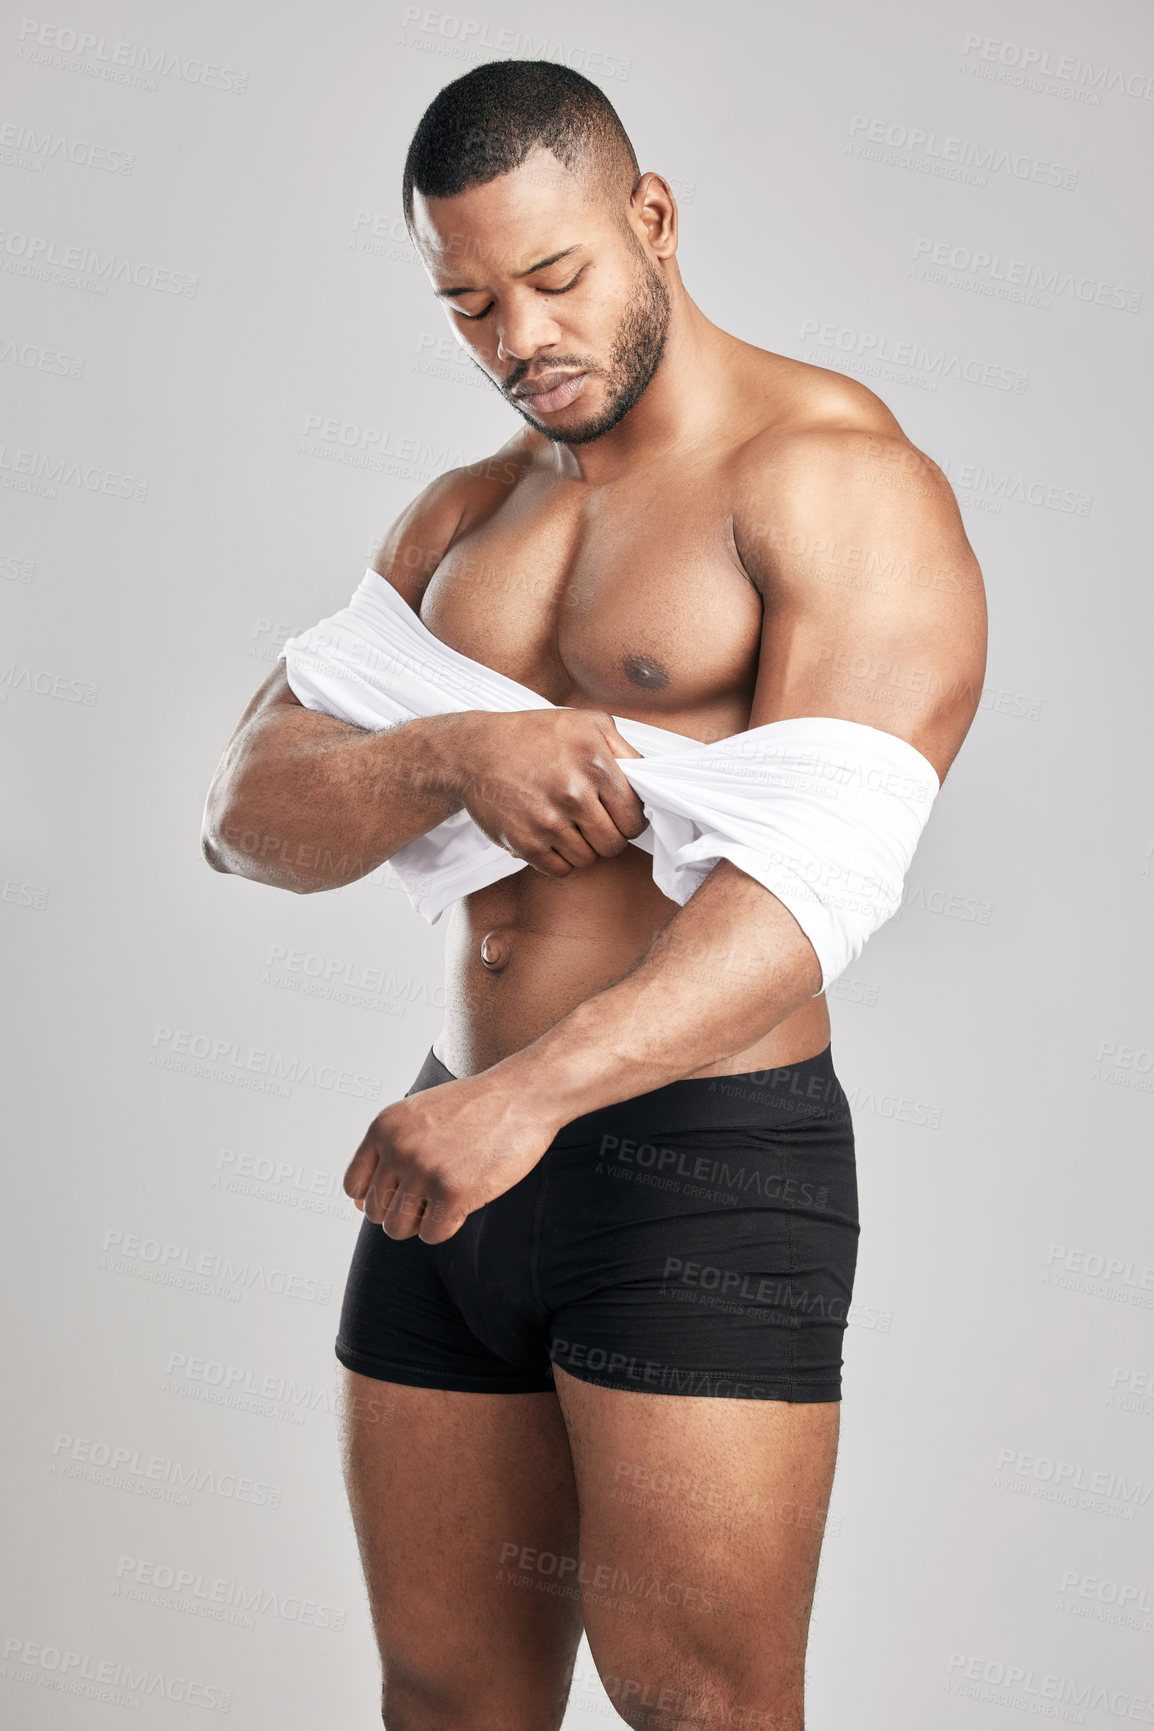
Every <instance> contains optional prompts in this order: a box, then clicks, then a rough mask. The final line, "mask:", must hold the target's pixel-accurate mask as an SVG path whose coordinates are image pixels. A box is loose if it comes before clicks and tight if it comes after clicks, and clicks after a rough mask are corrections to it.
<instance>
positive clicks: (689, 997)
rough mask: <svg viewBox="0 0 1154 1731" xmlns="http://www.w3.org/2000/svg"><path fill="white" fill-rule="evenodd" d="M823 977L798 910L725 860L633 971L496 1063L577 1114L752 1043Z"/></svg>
mask: <svg viewBox="0 0 1154 1731" xmlns="http://www.w3.org/2000/svg"><path fill="white" fill-rule="evenodd" d="M820 986H821V969H820V965H819V963H818V960H817V957H816V955H815V954H814V951H813V947H812V945H811V944H810V941H809V939H808V938H807V937H806V936H805V933H804V932H803V931H802V930H801V927H800V926H799V925H798V923H797V921H796V920H795V919H794V917H793V915H792V914H791V913H790V912H789V910H788V909H787V908H786V907H784V906H783V905H782V903H781V902H780V901H778V899H777V897H776V896H774V895H773V894H772V893H771V892H770V891H769V890H767V889H764V888H763V887H762V885H761V884H759V883H756V882H755V881H754V879H753V878H751V877H749V876H747V875H746V873H745V872H743V871H741V870H740V869H739V868H738V867H737V866H735V865H733V864H732V863H731V862H730V861H729V860H721V861H719V862H718V864H717V865H716V866H715V867H714V868H713V870H712V871H711V872H710V874H709V876H708V877H707V878H706V879H705V881H704V883H703V884H702V885H701V887H700V888H699V889H698V890H697V891H696V892H695V893H694V895H693V896H691V897H690V899H689V901H688V902H686V904H685V906H684V907H683V908H681V909H679V911H678V912H677V913H676V914H675V915H674V916H673V918H672V919H671V920H670V921H669V923H668V925H666V926H664V927H663V928H662V930H661V931H660V932H659V933H658V934H657V936H656V937H655V938H654V940H653V942H652V943H651V944H650V946H649V948H648V949H647V950H646V952H645V953H644V954H643V955H642V956H641V957H640V959H639V960H638V961H637V962H636V963H635V964H634V965H633V966H632V967H631V968H630V970H629V972H628V973H627V974H625V975H624V976H623V977H622V978H621V979H620V980H617V981H615V982H614V984H612V985H610V986H607V987H605V988H604V990H602V991H600V992H597V993H595V994H594V996H593V997H591V998H587V999H586V1000H585V1002H584V1003H582V1004H579V1005H578V1006H577V1008H576V1009H575V1010H572V1011H571V1012H570V1013H569V1015H567V1016H565V1017H563V1018H562V1019H561V1021H559V1022H556V1023H554V1025H553V1027H551V1028H550V1029H548V1030H547V1032H546V1033H544V1034H542V1035H541V1036H540V1038H539V1039H537V1040H534V1041H533V1042H532V1044H531V1045H529V1046H526V1047H524V1048H523V1049H522V1050H521V1051H520V1052H517V1053H514V1054H513V1055H512V1056H511V1057H509V1058H505V1059H503V1060H502V1061H501V1063H500V1064H497V1065H494V1066H493V1072H494V1074H495V1073H496V1072H497V1071H501V1072H503V1073H504V1074H505V1075H506V1077H507V1079H509V1080H512V1081H515V1083H516V1084H517V1086H518V1087H523V1088H524V1089H525V1090H526V1092H527V1095H528V1097H529V1098H531V1099H532V1100H533V1101H535V1102H537V1103H539V1105H540V1106H541V1108H542V1110H543V1111H545V1112H546V1113H552V1115H553V1116H554V1117H556V1116H557V1115H558V1114H559V1113H563V1114H564V1116H563V1117H560V1118H559V1120H558V1121H559V1122H560V1123H568V1122H569V1120H570V1119H571V1118H575V1117H578V1116H579V1115H580V1114H581V1113H583V1112H591V1111H594V1110H596V1108H597V1107H599V1106H606V1105H610V1104H612V1103H613V1102H614V1101H616V1100H625V1099H629V1098H631V1097H632V1096H633V1095H635V1094H641V1093H645V1092H647V1091H648V1090H649V1089H651V1088H659V1087H662V1086H663V1085H664V1084H665V1083H666V1082H673V1081H677V1080H678V1079H679V1078H681V1077H682V1076H686V1075H689V1074H691V1073H692V1072H693V1071H695V1070H699V1069H701V1068H703V1067H704V1066H705V1065H707V1064H711V1063H715V1062H716V1061H717V1060H718V1059H721V1058H726V1057H729V1056H730V1055H731V1054H732V1053H734V1052H740V1051H742V1050H743V1049H744V1048H745V1047H746V1046H749V1045H752V1044H753V1043H754V1041H756V1040H758V1039H760V1038H761V1037H762V1036H763V1035H764V1034H767V1033H768V1032H769V1031H770V1029H771V1028H774V1027H776V1026H777V1024H778V1023H779V1022H780V1021H783V1020H784V1018H785V1017H786V1016H788V1015H790V1014H791V1013H792V1012H793V1011H794V1010H796V1009H798V1008H799V1007H800V1006H801V1005H802V1004H804V1003H807V1002H808V1001H809V999H810V998H812V997H813V996H814V994H815V993H816V992H817V991H818V990H819V988H820Z"/></svg>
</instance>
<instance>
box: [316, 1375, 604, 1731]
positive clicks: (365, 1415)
mask: <svg viewBox="0 0 1154 1731" xmlns="http://www.w3.org/2000/svg"><path fill="white" fill-rule="evenodd" d="M338 1376H339V1377H340V1379H341V1382H340V1384H339V1387H340V1414H341V1424H340V1435H341V1451H342V1465H343V1469H344V1474H345V1482H346V1485H347V1488H348V1495H349V1506H350V1509H351V1511H352V1516H353V1524H354V1527H355V1530H356V1535H357V1542H358V1545H359V1547H360V1553H361V1561H362V1565H363V1568H364V1574H365V1582H366V1585H367V1588H368V1593H369V1602H370V1608H371V1611H372V1617H373V1625H374V1628H375V1630H376V1635H377V1641H378V1645H379V1648H380V1654H381V1665H382V1671H383V1677H384V1706H385V1723H386V1724H387V1725H389V1726H390V1727H392V1726H393V1725H394V1724H395V1725H396V1726H398V1727H404V1728H406V1731H407V1728H408V1727H409V1726H413V1727H416V1728H420V1731H424V1727H426V1726H428V1727H433V1726H435V1727H437V1731H441V1728H442V1727H445V1728H447V1731H455V1728H457V1727H462V1728H466V1727H468V1728H471V1727H474V1726H476V1727H485V1728H488V1727H492V1726H495V1725H500V1726H502V1727H504V1728H506V1731H551V1728H552V1727H554V1726H559V1725H560V1723H561V1719H562V1716H563V1713H564V1705H565V1699H566V1696H567V1694H568V1688H569V1680H570V1678H571V1676H572V1671H573V1663H574V1659H575V1657H576V1653H577V1646H578V1643H579V1641H580V1637H581V1608H580V1602H579V1593H578V1589H577V1587H576V1584H575V1577H576V1564H575V1561H574V1562H573V1563H572V1564H571V1566H567V1565H566V1564H565V1562H564V1559H575V1558H576V1554H577V1499H576V1491H575V1486H574V1482H573V1466H572V1460H571V1457H570V1454H569V1444H568V1439H567V1437H566V1434H565V1426H564V1423H563V1421H562V1418H561V1412H560V1407H559V1405H558V1401H557V1396H556V1395H555V1394H553V1393H550V1392H545V1393H534V1394H479V1393H461V1392H458V1391H457V1390H450V1389H425V1388H410V1387H408V1386H407V1385H404V1384H400V1383H392V1382H385V1381H381V1380H379V1379H377V1378H375V1377H365V1376H361V1375H359V1374H358V1373H357V1372H356V1371H352V1370H348V1369H346V1368H345V1367H344V1366H338ZM549 1559H552V1561H549ZM526 1564H528V1565H529V1566H528V1567H526V1566H525V1565H526ZM559 1576H561V1577H564V1582H563V1584H562V1583H559V1579H558V1577H559ZM559 1585H561V1589H562V1590H558V1587H559Z"/></svg>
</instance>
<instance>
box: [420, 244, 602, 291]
mask: <svg viewBox="0 0 1154 1731" xmlns="http://www.w3.org/2000/svg"><path fill="white" fill-rule="evenodd" d="M577 250H578V248H577V246H576V245H574V246H567V247H563V248H562V250H561V251H560V252H555V253H553V254H551V256H550V257H549V258H542V259H538V260H537V263H536V264H531V265H530V266H529V268H528V270H519V271H517V272H516V273H515V274H516V276H517V277H518V278H520V277H523V276H533V275H534V273H535V272H537V271H539V270H547V269H548V267H549V266H550V265H551V264H558V263H560V261H561V260H562V259H563V258H568V257H569V254H570V253H572V252H576V251H577ZM433 293H434V294H435V295H436V297H437V299H438V300H442V301H443V300H450V299H451V298H452V297H453V296H454V295H475V294H479V293H480V290H479V289H475V288H445V289H434V290H433Z"/></svg>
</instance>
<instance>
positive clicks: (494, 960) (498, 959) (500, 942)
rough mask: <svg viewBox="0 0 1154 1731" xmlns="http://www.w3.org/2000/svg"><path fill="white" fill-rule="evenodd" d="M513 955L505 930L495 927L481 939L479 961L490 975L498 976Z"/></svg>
mask: <svg viewBox="0 0 1154 1731" xmlns="http://www.w3.org/2000/svg"><path fill="white" fill-rule="evenodd" d="M512 953H513V946H512V943H511V941H510V938H509V933H508V931H507V929H506V928H505V927H503V926H496V927H494V929H493V930H492V931H491V932H486V933H485V936H484V937H483V938H482V939H481V960H482V962H483V963H484V965H485V967H487V968H488V970H489V972H490V973H491V974H499V973H500V972H501V969H502V968H503V967H505V965H506V963H507V962H508V960H509V957H510V956H511V954H512Z"/></svg>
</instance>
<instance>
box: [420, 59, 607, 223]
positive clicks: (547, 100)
mask: <svg viewBox="0 0 1154 1731" xmlns="http://www.w3.org/2000/svg"><path fill="white" fill-rule="evenodd" d="M538 147H541V148H543V149H545V150H551V151H552V152H553V155H554V156H556V157H557V158H558V160H559V161H560V162H563V163H564V164H565V166H566V168H571V169H580V168H582V167H584V166H586V165H587V164H589V163H592V164H593V166H594V168H595V170H596V172H597V174H598V178H599V179H600V181H601V183H602V184H603V185H604V186H605V187H606V189H608V187H609V186H610V185H611V184H612V183H613V181H614V180H617V179H621V180H623V179H624V175H625V173H626V172H627V171H631V173H632V179H631V182H630V186H631V187H632V186H633V185H635V184H636V182H637V178H638V176H639V174H640V172H641V170H640V169H639V167H638V164H637V156H636V153H635V151H634V149H633V146H632V144H631V143H630V142H629V135H628V133H627V132H626V131H625V128H624V127H623V126H622V124H621V121H620V119H619V118H618V115H617V110H616V109H615V108H614V106H613V104H612V103H611V102H610V100H609V98H608V97H607V96H606V95H605V92H604V91H603V90H599V89H598V87H597V85H596V84H594V83H592V82H591V80H590V79H588V78H585V77H584V76H583V75H582V74H581V73H580V72H574V71H573V68H572V67H571V66H562V65H559V64H558V63H557V62H556V61H553V60H489V61H486V62H485V63H484V64H483V65H481V66H475V67H474V68H473V70H472V71H471V72H466V73H465V74H464V76H463V77H461V78H455V79H454V80H453V82H452V83H451V84H446V86H445V88H444V89H443V90H442V91H440V92H439V93H438V94H437V95H436V96H435V97H434V98H433V100H432V102H430V104H429V106H428V108H426V110H425V112H424V114H423V115H422V116H421V119H420V123H419V124H418V126H417V130H416V131H415V132H414V134H413V137H412V142H411V143H410V145H409V152H408V155H407V157H406V158H405V175H404V189H403V194H402V197H403V203H404V211H405V222H406V223H407V224H408V225H409V227H410V228H411V227H412V221H413V194H414V192H419V193H421V194H422V195H423V196H424V197H426V198H453V197H455V196H456V194H457V193H459V192H464V191H465V189H466V187H469V186H484V185H486V184H487V183H488V182H489V181H490V180H496V179H497V178H498V176H499V175H502V174H510V173H511V172H512V171H513V169H515V168H520V166H521V164H522V163H523V162H524V161H525V158H526V157H527V156H528V155H529V154H530V153H531V152H532V151H534V150H536V149H537V148H538Z"/></svg>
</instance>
